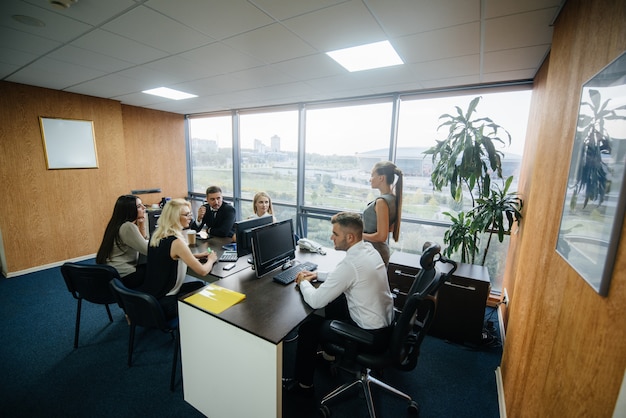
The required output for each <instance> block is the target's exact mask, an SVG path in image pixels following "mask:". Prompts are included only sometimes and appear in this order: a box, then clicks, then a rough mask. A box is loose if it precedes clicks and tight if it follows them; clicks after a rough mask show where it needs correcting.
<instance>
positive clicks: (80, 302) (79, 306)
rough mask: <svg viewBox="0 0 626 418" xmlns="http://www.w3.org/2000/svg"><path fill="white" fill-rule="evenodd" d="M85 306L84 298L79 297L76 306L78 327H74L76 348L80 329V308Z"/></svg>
mask: <svg viewBox="0 0 626 418" xmlns="http://www.w3.org/2000/svg"><path fill="white" fill-rule="evenodd" d="M82 306H83V300H82V299H78V305H77V307H76V327H74V348H78V331H79V330H80V310H81V308H82Z"/></svg>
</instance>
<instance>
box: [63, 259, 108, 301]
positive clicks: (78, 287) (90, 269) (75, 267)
mask: <svg viewBox="0 0 626 418" xmlns="http://www.w3.org/2000/svg"><path fill="white" fill-rule="evenodd" d="M61 274H62V275H63V279H64V280H65V284H66V286H67V290H69V291H70V292H71V293H72V296H74V297H75V298H76V299H85V300H87V301H89V302H92V303H97V304H101V305H104V304H107V305H108V304H110V303H115V301H116V299H115V296H114V295H113V292H111V288H110V287H109V282H110V281H111V280H113V279H116V278H119V277H120V276H119V274H118V272H117V270H115V268H113V267H111V266H107V265H104V264H78V263H65V264H63V265H62V266H61Z"/></svg>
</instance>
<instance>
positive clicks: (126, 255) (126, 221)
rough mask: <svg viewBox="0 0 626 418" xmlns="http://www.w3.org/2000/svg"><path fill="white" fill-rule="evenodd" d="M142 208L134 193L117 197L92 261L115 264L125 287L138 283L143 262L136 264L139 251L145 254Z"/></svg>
mask: <svg viewBox="0 0 626 418" xmlns="http://www.w3.org/2000/svg"><path fill="white" fill-rule="evenodd" d="M146 229H147V228H146V207H145V206H144V205H143V203H142V202H141V199H140V198H138V197H137V196H134V195H122V196H120V197H118V198H117V201H116V202H115V206H114V207H113V215H112V216H111V219H110V220H109V223H108V224H107V227H106V229H105V230H104V237H103V238H102V243H101V244H100V248H99V249H98V253H97V254H96V263H98V264H108V265H110V266H113V267H115V269H116V270H117V272H118V273H119V275H120V277H121V278H122V282H123V283H124V285H126V286H127V287H129V288H137V287H139V286H141V284H142V283H143V280H144V277H145V265H138V264H137V261H138V260H139V254H140V253H141V254H143V255H148V238H147V234H146Z"/></svg>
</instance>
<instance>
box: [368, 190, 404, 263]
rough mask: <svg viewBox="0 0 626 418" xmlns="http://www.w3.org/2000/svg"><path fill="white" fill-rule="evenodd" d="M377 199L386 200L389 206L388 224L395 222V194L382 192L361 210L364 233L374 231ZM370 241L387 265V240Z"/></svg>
mask: <svg viewBox="0 0 626 418" xmlns="http://www.w3.org/2000/svg"><path fill="white" fill-rule="evenodd" d="M378 199H383V200H384V201H385V202H387V206H389V225H393V224H394V223H395V222H396V212H397V210H396V196H395V195H392V194H383V195H380V196H379V197H377V198H376V199H374V200H373V201H371V202H370V203H368V204H367V207H366V208H365V210H364V211H363V232H364V233H366V234H373V233H375V232H376V230H377V229H376V228H377V223H376V209H375V206H376V201H377V200H378ZM368 242H370V244H372V245H373V246H374V248H376V250H377V251H378V252H379V253H380V256H381V257H382V258H383V261H384V262H385V265H389V256H390V251H389V245H387V242H371V241H368Z"/></svg>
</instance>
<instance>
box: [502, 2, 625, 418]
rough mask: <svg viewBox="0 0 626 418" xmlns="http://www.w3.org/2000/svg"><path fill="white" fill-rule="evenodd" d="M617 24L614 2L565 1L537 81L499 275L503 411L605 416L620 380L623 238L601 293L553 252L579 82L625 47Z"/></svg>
mask: <svg viewBox="0 0 626 418" xmlns="http://www.w3.org/2000/svg"><path fill="white" fill-rule="evenodd" d="M624 22H626V4H625V2H624V1H622V0H606V1H602V0H594V1H584V0H570V1H568V2H567V3H566V5H565V8H564V9H563V11H562V13H561V15H560V16H559V18H558V20H557V22H556V25H555V30H554V37H553V45H552V50H551V54H550V59H549V63H546V64H545V66H544V68H543V69H542V71H541V72H540V73H539V76H538V78H537V80H536V81H537V85H536V90H535V92H536V93H537V95H536V97H534V98H533V103H532V106H533V109H532V110H531V121H530V123H529V126H530V124H535V126H534V127H532V128H531V129H529V132H528V135H527V144H526V150H525V152H526V151H529V152H530V153H529V154H525V161H526V160H527V158H528V157H529V156H530V155H532V158H533V161H532V162H529V163H526V162H525V163H524V166H523V169H522V174H521V178H523V179H524V180H523V181H522V184H521V187H520V189H521V190H523V191H524V193H527V199H526V202H525V203H526V206H525V217H524V224H523V232H522V235H521V239H519V242H517V247H518V251H517V255H516V257H515V258H516V263H515V265H514V270H513V271H514V273H515V274H514V276H513V277H508V278H507V279H506V281H505V285H506V286H509V287H510V288H512V289H514V293H513V294H512V295H511V294H510V299H511V303H510V305H509V321H508V327H507V338H506V344H505V348H504V355H503V360H502V374H503V382H504V391H505V400H506V409H507V416H508V417H555V416H567V417H589V416H593V417H610V416H612V413H613V409H614V405H615V402H616V399H617V394H618V391H619V388H620V385H621V382H622V378H623V376H624V370H625V368H626V277H625V276H626V275H624V274H623V271H625V268H626V242H624V240H622V243H621V245H620V248H619V250H618V257H617V262H616V266H615V269H614V274H613V279H612V283H611V289H610V292H609V295H608V297H606V298H604V297H601V296H599V295H598V294H597V293H596V292H595V291H594V290H593V289H592V288H591V287H590V286H589V285H587V283H586V282H585V281H584V280H583V279H582V278H581V277H580V276H579V275H578V274H577V273H576V272H575V271H574V270H573V269H572V268H571V267H569V265H568V264H567V263H566V262H565V261H564V260H563V259H562V258H561V257H560V256H558V255H557V254H556V252H555V247H556V237H557V234H558V227H559V222H560V214H561V210H562V206H563V199H564V193H565V185H566V181H567V175H568V170H569V158H570V153H571V147H572V143H573V138H574V130H575V126H576V116H577V112H578V102H579V96H580V88H581V85H582V83H584V82H585V81H586V80H587V79H588V78H590V77H591V76H592V75H593V74H595V73H596V72H597V71H599V70H600V69H602V68H603V67H604V66H605V65H606V64H608V63H609V62H610V61H611V60H612V59H613V58H615V57H616V56H618V55H619V54H620V53H622V52H623V51H624V49H626V24H625V23H624ZM625 230H626V226H625ZM623 235H624V230H623V231H622V236H623ZM617 272H622V273H621V274H619V273H617Z"/></svg>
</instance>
